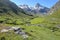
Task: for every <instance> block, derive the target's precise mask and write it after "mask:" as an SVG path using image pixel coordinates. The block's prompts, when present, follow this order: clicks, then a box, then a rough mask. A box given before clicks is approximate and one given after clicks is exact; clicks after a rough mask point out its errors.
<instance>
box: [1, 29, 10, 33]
mask: <svg viewBox="0 0 60 40" xmlns="http://www.w3.org/2000/svg"><path fill="white" fill-rule="evenodd" d="M8 31H9V30H7V29H2V30H1V32H8Z"/></svg>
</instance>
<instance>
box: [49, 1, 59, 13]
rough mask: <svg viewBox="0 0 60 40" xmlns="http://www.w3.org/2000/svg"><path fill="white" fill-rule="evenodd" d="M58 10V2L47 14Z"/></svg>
mask: <svg viewBox="0 0 60 40" xmlns="http://www.w3.org/2000/svg"><path fill="white" fill-rule="evenodd" d="M59 9H60V1H58V2H57V3H56V4H55V5H54V6H53V7H52V8H50V11H49V13H50V14H52V13H54V12H56V11H58V10H59Z"/></svg>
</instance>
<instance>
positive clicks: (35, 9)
mask: <svg viewBox="0 0 60 40" xmlns="http://www.w3.org/2000/svg"><path fill="white" fill-rule="evenodd" d="M19 7H20V8H22V9H23V10H24V11H27V12H30V13H31V14H46V13H47V12H48V11H49V8H47V7H44V6H42V5H40V4H39V3H36V5H35V6H34V7H29V6H28V5H25V4H24V5H20V6H19Z"/></svg>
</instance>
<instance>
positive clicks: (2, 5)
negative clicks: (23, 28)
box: [0, 0, 29, 17]
mask: <svg viewBox="0 0 60 40" xmlns="http://www.w3.org/2000/svg"><path fill="white" fill-rule="evenodd" d="M0 16H8V17H9V16H10V17H12V16H13V17H19V16H29V15H26V14H25V12H24V11H23V10H22V9H21V8H19V7H18V6H17V5H16V4H15V3H13V2H11V1H10V0H0Z"/></svg>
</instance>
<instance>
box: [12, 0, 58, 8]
mask: <svg viewBox="0 0 60 40" xmlns="http://www.w3.org/2000/svg"><path fill="white" fill-rule="evenodd" d="M11 1H12V2H15V3H16V4H17V5H21V4H27V5H29V6H34V5H35V4H36V3H40V4H41V5H43V6H45V7H48V8H50V7H52V6H53V5H54V4H55V3H56V2H57V1H58V0H11Z"/></svg>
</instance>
